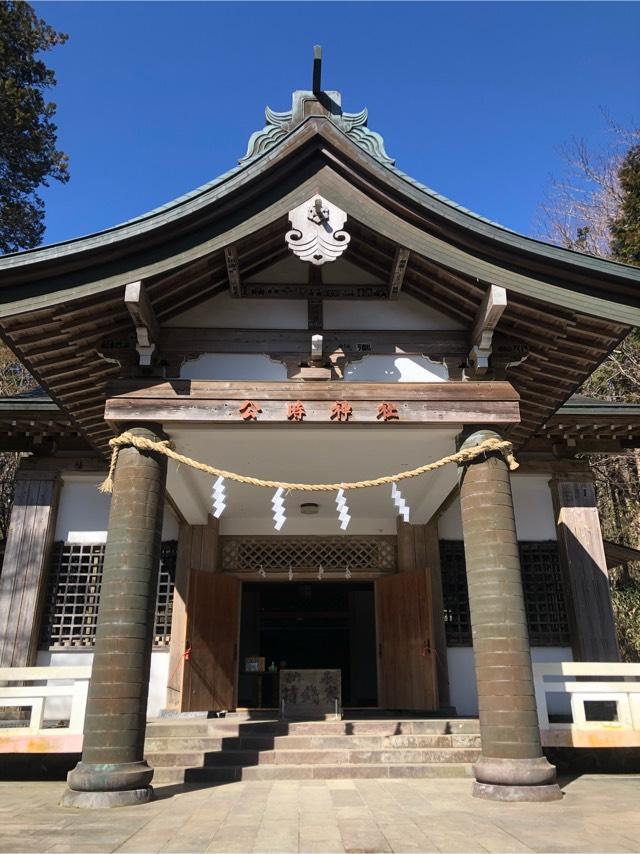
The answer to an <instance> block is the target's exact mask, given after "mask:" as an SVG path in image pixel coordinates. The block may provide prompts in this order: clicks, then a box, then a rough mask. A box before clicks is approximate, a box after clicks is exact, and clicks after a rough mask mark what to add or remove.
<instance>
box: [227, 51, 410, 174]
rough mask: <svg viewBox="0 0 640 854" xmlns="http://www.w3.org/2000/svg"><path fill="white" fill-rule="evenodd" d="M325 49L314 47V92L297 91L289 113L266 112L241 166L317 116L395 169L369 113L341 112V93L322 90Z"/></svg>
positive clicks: (240, 160)
mask: <svg viewBox="0 0 640 854" xmlns="http://www.w3.org/2000/svg"><path fill="white" fill-rule="evenodd" d="M321 73H322V48H321V47H320V46H319V45H315V46H314V49H313V83H312V86H313V88H312V90H311V91H307V90H302V89H298V90H296V91H295V92H294V93H293V99H292V105H291V109H290V110H287V111H286V112H276V111H275V110H272V109H271V108H270V107H266V108H265V112H264V115H265V119H266V122H267V123H266V125H265V126H264V127H263V128H262V130H259V131H255V132H254V133H252V134H251V136H250V138H249V142H248V144H247V152H246V154H245V155H244V157H241V158H240V159H239V161H238V163H240V164H242V165H244V164H246V163H250V162H251V161H252V160H255V159H256V158H257V157H260V156H261V155H262V154H264V153H265V152H267V151H269V150H270V149H272V148H273V147H274V146H275V145H276V144H277V143H278V142H280V140H281V139H283V138H284V137H285V136H286V135H287V134H288V133H289V132H290V131H292V130H293V129H294V128H295V127H297V126H298V125H299V124H302V122H303V121H305V119H307V118H310V117H311V116H318V117H321V118H325V119H328V120H329V121H331V122H332V123H333V124H334V125H336V127H338V128H340V130H341V131H342V132H343V133H344V134H345V135H346V136H347V137H349V139H350V140H352V142H355V144H356V145H358V146H359V147H360V148H362V149H363V150H364V151H366V152H367V154H370V155H371V156H372V157H374V158H375V159H376V160H378V161H380V163H383V164H384V165H385V166H393V165H394V164H395V160H394V159H393V158H392V157H389V155H388V154H387V152H386V151H385V148H384V139H383V138H382V137H381V136H380V134H379V133H376V132H375V131H372V130H369V128H368V127H367V121H368V117H369V113H368V110H367V108H366V107H365V108H364V109H363V110H360V112H358V113H345V112H343V111H342V97H341V95H340V92H336V91H333V90H327V91H325V90H323V89H322V88H321Z"/></svg>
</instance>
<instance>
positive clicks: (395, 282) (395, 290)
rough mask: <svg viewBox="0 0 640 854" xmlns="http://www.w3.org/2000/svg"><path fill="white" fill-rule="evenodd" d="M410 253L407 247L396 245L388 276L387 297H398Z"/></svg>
mask: <svg viewBox="0 0 640 854" xmlns="http://www.w3.org/2000/svg"><path fill="white" fill-rule="evenodd" d="M410 254H411V253H410V252H409V250H408V249H405V248H404V247H403V246H398V248H397V250H396V255H395V258H394V259H393V266H392V268H391V275H390V276H389V299H398V297H399V296H400V289H401V288H402V283H403V282H404V274H405V273H406V271H407V266H408V264H409V256H410Z"/></svg>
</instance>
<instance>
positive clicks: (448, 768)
mask: <svg viewBox="0 0 640 854" xmlns="http://www.w3.org/2000/svg"><path fill="white" fill-rule="evenodd" d="M161 770H170V771H171V776H170V778H169V779H168V780H167V781H166V782H179V780H178V779H177V778H176V775H174V772H175V770H176V769H161ZM183 774H184V780H185V782H187V783H218V782H231V781H234V780H338V779H343V780H355V779H365V778H366V779H389V778H393V779H401V778H452V777H471V776H472V766H471V764H465V763H461V762H453V763H443V762H438V763H424V762H421V763H418V764H415V765H407V764H406V763H398V764H387V765H383V764H375V765H367V764H362V765H349V764H342V765H250V766H247V767H239V766H233V765H231V766H224V765H221V766H217V767H213V766H208V767H206V768H188V769H185V770H184V771H183ZM154 782H156V783H160V782H165V781H164V780H154Z"/></svg>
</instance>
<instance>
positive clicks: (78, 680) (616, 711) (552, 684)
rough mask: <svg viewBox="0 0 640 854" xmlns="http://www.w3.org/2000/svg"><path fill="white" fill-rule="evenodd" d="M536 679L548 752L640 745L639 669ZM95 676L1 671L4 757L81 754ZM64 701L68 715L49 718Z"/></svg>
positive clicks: (595, 666) (555, 673)
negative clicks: (561, 705) (562, 707)
mask: <svg viewBox="0 0 640 854" xmlns="http://www.w3.org/2000/svg"><path fill="white" fill-rule="evenodd" d="M533 676H534V685H535V692H536V704H537V709H538V722H539V725H540V732H541V736H542V743H543V745H544V746H545V747H589V748H597V747H640V664H614V663H606V662H585V661H580V662H577V661H564V662H558V663H540V664H534V665H533ZM90 677H91V667H5V668H0V709H3V710H5V711H4V718H3V719H1V720H0V753H79V752H80V751H81V749H82V729H83V725H84V715H85V709H86V703H87V691H88V687H89V679H90ZM550 695H553V697H555V698H556V703H555V704H554V707H555V708H557V699H558V698H559V697H560V696H562V695H564V697H565V699H566V714H565V715H559V714H557V712H556V714H550V712H549V698H550ZM60 700H62V701H63V703H64V707H65V709H66V714H65V717H64V718H63V719H61V718H60V717H59V715H58V714H55V715H53V716H50V717H49V718H47V706H48V705H51V703H52V701H55V702H56V704H57V708H56V712H58V711H59V708H60V702H59V701H60ZM11 710H15V714H13V715H12V714H11ZM27 711H28V719H27V718H26V717H24V718H22V717H20V715H21V714H24V713H25V712H27ZM7 712H8V713H9V714H8V715H7Z"/></svg>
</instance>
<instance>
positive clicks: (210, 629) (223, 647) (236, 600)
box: [182, 569, 242, 712]
mask: <svg viewBox="0 0 640 854" xmlns="http://www.w3.org/2000/svg"><path fill="white" fill-rule="evenodd" d="M241 590H242V585H241V582H240V581H238V579H237V578H233V577H231V576H229V575H221V574H220V573H217V572H207V571H205V570H198V569H194V570H192V572H191V579H190V584H189V605H188V625H187V645H188V646H190V647H191V652H190V654H189V658H188V660H187V661H186V662H185V670H184V687H183V703H182V708H183V710H184V711H188V712H201V711H214V712H217V711H221V710H224V709H234V708H235V706H236V698H237V674H238V635H239V632H240V597H241Z"/></svg>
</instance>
